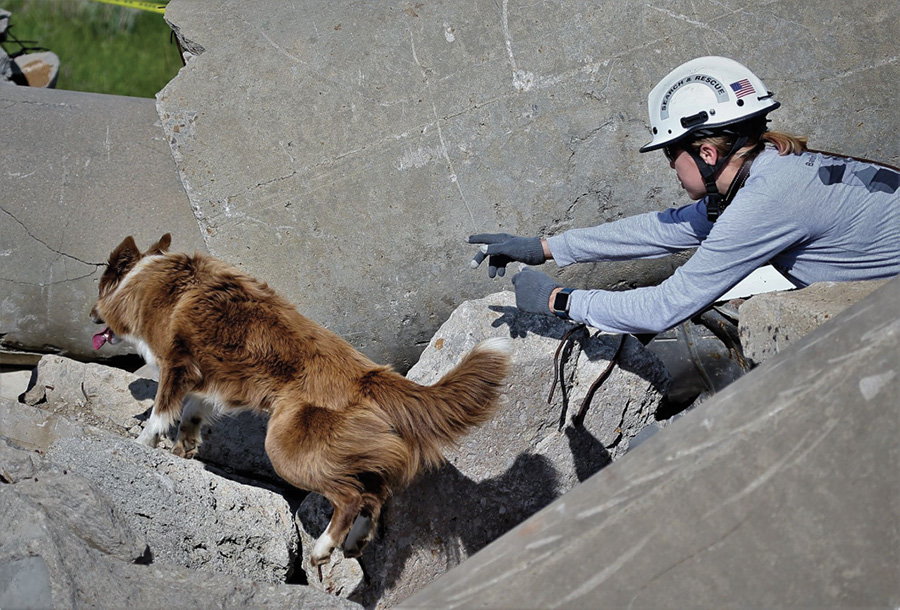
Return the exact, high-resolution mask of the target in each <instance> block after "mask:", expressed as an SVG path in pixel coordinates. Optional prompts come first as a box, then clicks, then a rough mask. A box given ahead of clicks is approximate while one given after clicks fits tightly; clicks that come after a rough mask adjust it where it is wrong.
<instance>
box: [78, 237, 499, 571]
mask: <svg viewBox="0 0 900 610" xmlns="http://www.w3.org/2000/svg"><path fill="white" fill-rule="evenodd" d="M170 245H171V235H170V234H169V233H166V234H165V235H163V236H162V238H161V239H160V240H159V241H158V242H156V243H155V244H153V245H152V246H151V247H150V248H149V249H148V250H147V251H145V252H141V251H140V250H139V249H138V247H137V245H136V244H135V241H134V239H133V237H131V236H129V237H127V238H125V240H124V241H122V243H121V244H119V246H118V247H117V248H116V249H115V250H114V251H113V252H112V254H111V255H110V257H109V262H108V264H107V267H106V269H105V270H104V272H103V274H102V277H101V278H100V286H99V296H98V299H97V302H96V304H95V305H94V307H93V309H92V310H91V314H90V315H91V319H92V320H93V321H94V322H95V323H97V324H103V330H101V331H100V332H98V333H97V334H95V335H94V338H93V346H94V348H95V349H100V348H101V347H103V345H104V344H106V343H116V342H118V341H119V340H120V339H125V340H127V341H129V342H131V343H133V344H134V345H135V347H136V349H137V350H138V352H139V353H140V354H141V355H142V356H143V357H144V359H145V360H146V361H147V362H149V363H151V364H152V363H155V364H156V365H157V366H158V368H159V386H158V389H157V393H156V401H155V403H154V405H153V409H152V411H151V414H150V417H149V419H148V420H147V423H146V425H145V428H144V430H143V431H142V432H141V434H140V435H139V436H138V438H137V440H138V442H140V443H142V444H145V445H148V446H151V447H155V446H156V444H157V442H158V440H159V437H160V435H162V434H164V433H166V431H167V430H168V428H169V426H170V425H172V424H174V423H175V421H176V420H178V419H179V417H180V419H181V424H180V426H179V429H178V434H177V438H176V443H175V447H174V448H173V452H174V453H176V454H178V455H181V456H184V457H188V458H190V457H193V456H194V455H195V454H196V452H197V449H198V447H199V446H200V443H201V442H202V437H201V433H200V431H201V428H202V426H203V424H204V422H205V421H207V420H208V419H209V417H210V416H211V414H212V413H213V411H214V410H215V411H224V412H227V411H231V410H234V409H245V408H249V409H253V410H255V411H258V412H262V413H265V414H267V415H268V417H269V420H268V428H267V433H266V440H265V449H266V453H267V454H268V456H269V459H270V460H271V462H272V465H273V466H274V468H275V471H276V472H277V473H278V475H279V476H281V477H282V478H283V479H284V480H285V481H287V482H288V483H290V484H291V485H293V486H295V487H298V488H301V489H305V490H309V491H314V492H316V493H319V494H321V495H322V496H324V497H325V498H327V499H328V501H329V502H330V503H331V505H332V507H333V508H334V512H333V514H332V517H331V521H330V523H329V524H328V527H327V529H326V530H325V531H324V533H323V534H322V535H321V536H320V537H319V538H318V539H317V541H316V544H315V546H314V548H313V550H312V553H311V563H312V565H313V566H321V565H322V564H323V563H326V562H327V561H328V559H329V557H330V556H331V553H332V551H333V550H334V549H335V548H336V546H337V545H338V544H341V543H342V542H343V550H344V555H345V556H348V557H358V556H359V555H360V554H361V553H362V550H363V548H365V546H366V545H367V544H368V543H369V542H370V541H371V540H372V538H374V535H375V531H376V526H377V523H378V517H379V515H380V513H381V509H382V506H383V504H384V502H385V501H386V500H387V498H388V497H389V496H390V495H391V494H392V493H394V492H395V491H397V490H399V489H402V488H403V487H405V486H406V485H408V484H409V483H410V482H411V481H412V479H413V478H414V477H415V476H416V475H417V474H419V473H420V472H421V471H424V470H427V469H430V468H434V467H437V466H439V465H440V464H442V463H443V461H444V456H443V453H442V449H443V448H445V447H447V446H452V445H453V444H454V443H455V442H456V441H457V440H458V439H459V438H460V437H461V436H462V435H463V434H465V433H466V432H467V431H469V430H470V429H471V428H472V427H473V426H478V425H480V424H483V423H484V422H486V421H487V420H488V419H490V417H491V416H492V415H493V413H494V412H495V410H496V408H497V406H498V400H499V398H500V394H501V392H502V388H503V384H504V380H505V378H506V375H507V372H508V370H509V366H510V351H511V349H510V348H511V343H510V340H509V339H508V338H495V339H487V340H485V341H482V342H481V343H479V344H478V345H476V346H475V347H474V348H473V349H472V350H471V351H470V352H469V353H468V354H467V355H465V356H464V357H463V359H462V360H461V361H460V362H459V364H457V365H456V366H455V367H454V368H453V369H452V370H451V371H450V372H448V373H447V374H446V375H444V376H443V377H442V378H441V379H440V380H439V381H438V382H437V383H435V384H434V385H431V386H423V385H419V384H416V383H415V382H413V381H410V380H408V379H406V378H405V377H403V376H402V375H400V374H399V373H397V372H395V371H393V370H392V369H391V368H390V367H388V366H380V365H377V364H375V363H374V362H372V361H371V360H369V359H368V358H366V357H365V356H364V355H363V354H362V353H360V352H359V351H357V350H356V349H355V348H353V347H352V346H351V345H350V344H349V343H347V342H346V341H344V340H343V339H342V338H340V337H339V336H338V335H336V334H335V333H333V332H331V331H330V330H328V329H326V328H324V327H322V326H320V325H319V324H317V323H315V322H313V321H312V320H310V319H308V318H306V317H304V316H303V315H301V314H300V313H299V312H298V311H297V310H296V309H295V308H294V307H293V306H292V305H291V304H290V303H288V302H287V301H286V300H285V299H283V298H282V297H280V296H278V295H277V294H276V293H275V291H273V290H272V289H271V288H270V287H269V286H268V285H267V284H266V283H264V282H261V281H258V280H256V279H254V278H252V277H250V276H249V275H247V274H245V273H243V272H242V271H240V270H238V269H237V268H235V267H232V266H230V265H228V264H226V263H224V262H222V261H220V260H217V259H215V258H213V257H211V256H207V255H204V254H194V255H192V256H191V255H187V254H182V253H170V252H169V251H168V250H169V247H170ZM186 397H190V398H192V399H193V400H188V401H186V404H185V405H184V413H183V414H182V408H183V403H184V401H185V398H186ZM354 524H355V525H356V526H355V527H354ZM351 528H352V531H353V534H354V535H353V536H348V534H350V533H351Z"/></svg>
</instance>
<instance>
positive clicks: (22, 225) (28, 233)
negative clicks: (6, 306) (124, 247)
mask: <svg viewBox="0 0 900 610" xmlns="http://www.w3.org/2000/svg"><path fill="white" fill-rule="evenodd" d="M0 212H3V213H4V214H6V215H7V216H9V217H10V218H11V219H12V220H13V222H15V223H16V224H18V225H19V226H20V227H22V229H23V230H24V231H25V233H26V234H27V235H28V237H30V238H31V239H33V240H34V241H36V242H38V243H39V244H41V245H42V246H44V247H45V248H47V249H48V250H50V251H51V252H53V253H54V254H56V255H57V256H60V257H62V258H66V259H69V260H73V261H75V262H77V263H81V264H82V265H88V266H89V267H95V268H97V267H103V266H105V265H106V263H92V262H90V261H85V260H81V259H80V258H78V257H77V256H72V255H71V254H66V253H65V252H62V251H61V250H58V249H56V248H53V247H52V246H50V245H49V244H48V243H47V242H45V241H44V240H42V239H41V238H39V237H38V236H37V235H35V234H34V233H32V232H31V230H30V229H29V228H28V227H27V226H26V225H25V223H24V222H22V221H21V220H19V219H18V218H16V217H15V215H14V214H13V213H12V212H10V211H9V210H7V209H6V208H4V207H3V206H0ZM94 270H96V269H94ZM92 273H93V271H92V272H91V273H89V274H88V275H91V274H92ZM82 277H86V276H82ZM73 279H81V278H80V277H79V278H73ZM8 281H11V280H8ZM65 281H70V280H65Z"/></svg>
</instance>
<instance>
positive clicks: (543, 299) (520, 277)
mask: <svg viewBox="0 0 900 610" xmlns="http://www.w3.org/2000/svg"><path fill="white" fill-rule="evenodd" d="M512 283H513V286H515V287H516V307H518V308H519V309H521V310H522V311H528V312H531V313H543V314H547V315H548V316H552V315H554V314H553V311H552V310H551V309H550V293H551V292H553V290H554V289H555V288H560V287H561V286H560V284H557V283H556V282H554V281H553V280H552V279H551V278H550V276H548V275H547V274H545V273H541V272H540V271H534V270H532V269H522V270H521V271H519V272H518V273H517V274H515V275H514V276H513V279H512Z"/></svg>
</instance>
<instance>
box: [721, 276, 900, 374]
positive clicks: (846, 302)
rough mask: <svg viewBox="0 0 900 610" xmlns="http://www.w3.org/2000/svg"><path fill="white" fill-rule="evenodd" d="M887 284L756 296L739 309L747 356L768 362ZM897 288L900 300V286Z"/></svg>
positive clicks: (821, 285) (821, 286) (853, 284)
mask: <svg viewBox="0 0 900 610" xmlns="http://www.w3.org/2000/svg"><path fill="white" fill-rule="evenodd" d="M885 283H886V280H880V281H871V282H821V283H818V284H812V285H811V286H808V287H806V288H803V289H801V290H790V291H787V292H770V293H767V294H759V295H756V296H754V297H753V298H752V299H749V300H747V301H746V302H744V304H743V305H741V307H740V310H739V311H740V323H739V326H738V329H739V332H740V338H741V345H742V347H743V350H744V355H745V356H746V357H747V358H748V359H749V360H750V361H752V362H753V363H754V364H761V363H762V362H765V361H766V360H768V359H769V358H771V357H772V356H775V355H776V354H778V353H779V352H781V351H784V350H785V349H786V348H787V347H788V346H789V345H791V344H792V343H794V342H796V341H797V340H798V339H800V338H801V337H804V336H805V335H807V334H808V333H809V332H811V331H812V330H814V329H815V328H817V327H818V326H820V325H821V324H822V323H824V322H826V321H828V320H830V319H831V318H833V317H834V316H836V315H837V314H839V313H841V312H842V311H844V310H845V309H847V308H848V307H850V306H851V305H853V304H854V303H856V302H858V301H861V300H862V299H864V298H865V297H867V296H869V294H870V293H871V292H873V291H874V290H876V289H878V288H880V287H882V286H884V284H885ZM893 289H894V290H895V291H896V295H897V296H898V297H900V287H897V286H895V287H894V288H893Z"/></svg>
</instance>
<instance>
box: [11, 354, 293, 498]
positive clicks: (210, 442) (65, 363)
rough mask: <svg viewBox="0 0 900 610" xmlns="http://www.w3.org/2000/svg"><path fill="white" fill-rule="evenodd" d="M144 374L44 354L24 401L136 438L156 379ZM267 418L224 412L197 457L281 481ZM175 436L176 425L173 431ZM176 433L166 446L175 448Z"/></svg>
mask: <svg viewBox="0 0 900 610" xmlns="http://www.w3.org/2000/svg"><path fill="white" fill-rule="evenodd" d="M139 372H141V373H142V375H138V374H132V373H129V372H127V371H123V370H122V369H118V368H114V367H109V366H105V365H102V364H97V363H87V364H84V363H81V362H77V361H74V360H71V359H69V358H64V357H62V356H52V355H48V356H44V357H43V358H41V360H40V362H39V363H38V366H37V380H36V381H35V385H34V387H33V388H32V389H31V390H29V391H28V392H27V393H26V396H25V402H26V403H27V404H30V405H39V406H40V407H41V408H42V409H46V410H48V411H52V412H54V413H58V414H60V415H63V416H65V417H67V418H69V419H73V420H76V421H79V422H81V423H83V424H88V425H91V426H96V427H98V428H102V429H104V430H107V431H108V432H112V433H114V434H118V435H119V436H123V437H126V438H132V439H133V438H136V437H137V435H138V434H140V432H141V425H142V424H143V423H144V422H145V421H146V420H147V418H148V417H149V415H150V409H151V408H152V407H153V401H154V398H155V396H156V388H157V382H156V381H155V380H153V379H150V378H148V377H147V376H144V375H146V374H148V373H150V371H149V370H148V369H146V368H142V369H141V370H140V371H139ZM266 423H267V420H266V418H264V417H262V416H260V415H257V414H255V413H251V412H242V413H237V414H234V415H221V416H219V417H217V418H216V419H215V422H214V424H213V425H212V426H207V427H206V429H205V430H204V443H203V445H201V446H200V452H199V454H198V455H197V457H196V459H198V460H200V461H201V462H204V463H207V464H211V465H213V466H215V467H218V468H223V469H226V470H228V471H229V472H233V473H237V474H240V475H243V476H248V477H251V478H263V479H266V480H268V481H270V482H276V483H282V484H283V482H282V481H281V479H280V478H279V477H278V475H277V474H276V473H275V470H274V468H272V463H271V462H270V461H269V458H268V456H267V455H266V450H265V438H266ZM170 432H171V435H173V436H174V434H175V428H174V427H173V429H172V430H171V431H170ZM172 444H173V443H172V438H166V439H163V441H162V444H161V446H163V447H164V448H168V449H171V447H172Z"/></svg>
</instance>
